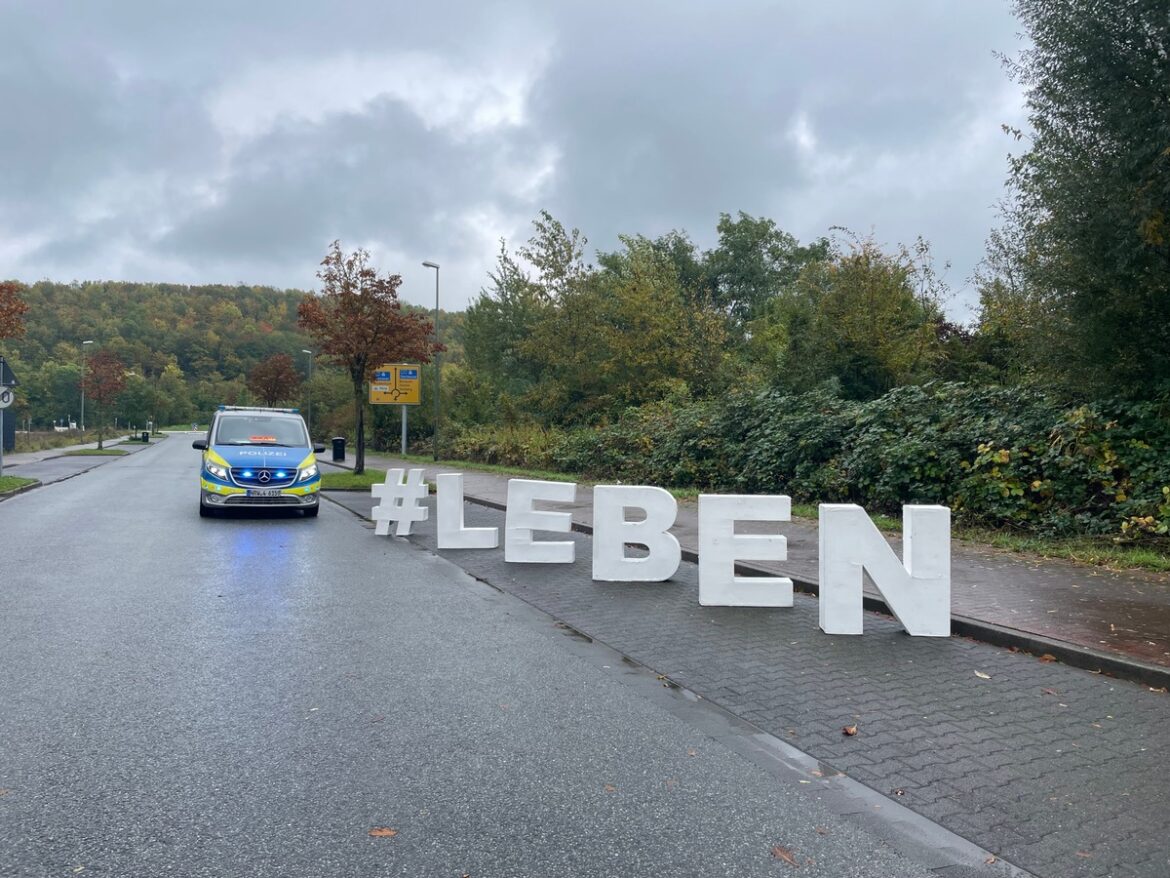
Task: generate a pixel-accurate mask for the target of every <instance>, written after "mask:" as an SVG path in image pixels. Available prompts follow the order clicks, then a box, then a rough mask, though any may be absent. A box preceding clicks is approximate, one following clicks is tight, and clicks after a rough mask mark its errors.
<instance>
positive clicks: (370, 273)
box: [298, 241, 443, 474]
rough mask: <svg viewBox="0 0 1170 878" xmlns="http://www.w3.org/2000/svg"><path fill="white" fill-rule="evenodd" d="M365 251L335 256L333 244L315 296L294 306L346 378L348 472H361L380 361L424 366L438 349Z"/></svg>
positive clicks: (430, 328)
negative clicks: (371, 384) (350, 442)
mask: <svg viewBox="0 0 1170 878" xmlns="http://www.w3.org/2000/svg"><path fill="white" fill-rule="evenodd" d="M368 262H369V253H367V252H366V251H365V250H361V249H359V250H355V251H354V252H353V253H350V254H349V255H345V254H343V253H342V252H341V243H340V242H339V241H334V242H333V244H332V245H331V246H330V250H329V253H328V255H326V257H325V258H324V259H323V260H322V261H321V269H320V270H319V271H318V272H317V277H318V278H320V280H321V283H322V291H321V294H320V295H308V296H306V297H305V298H304V299H303V300H302V301H301V304H300V306H299V307H298V314H299V324H300V326H301V327H302V328H303V329H304V330H305V331H306V332H308V333H309V335H311V336H312V337H313V338H314V339H315V340H316V342H317V345H318V347H319V349H320V352H321V355H322V356H323V357H324V358H325V359H327V360H328V361H331V362H333V363H335V364H336V365H338V366H340V367H341V368H343V369H344V370H345V372H346V373H347V374H348V375H349V379H350V382H351V385H352V390H353V408H354V434H355V442H354V444H355V452H354V472H355V473H358V474H360V473H362V472H363V471H364V469H365V444H366V436H365V410H366V383H367V382H368V381H369V380H370V378H372V377H373V370H374V368H375V367H376V366H378V365H380V364H382V363H393V362H419V363H426V362H430V360H431V356H432V354H434V353H435V352H436V351H440V350H443V346H442V345H440V344H438V343H437V342H434V341H432V340H431V338H432V335H433V333H434V325H433V324H432V323H431V321H430V320H428V319H426V318H425V317H423V316H422V315H421V314H419V313H415V312H413V311H408V310H404V309H403V307H402V304H401V303H400V302H399V301H398V287H399V286H400V285H401V284H402V278H401V277H400V276H399V275H396V274H388V275H385V276H380V275H379V274H378V273H377V272H376V271H375V270H374V269H373V268H371V267H370V266H369V264H368Z"/></svg>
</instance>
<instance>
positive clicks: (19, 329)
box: [0, 280, 28, 338]
mask: <svg viewBox="0 0 1170 878" xmlns="http://www.w3.org/2000/svg"><path fill="white" fill-rule="evenodd" d="M23 289H24V286H23V285H21V284H19V283H17V282H16V281H14V280H6V281H0V338H15V337H17V336H19V335H23V334H24V312H25V311H27V310H28V305H26V304H25V303H24V300H23V299H21V298H20V291H21V290H23Z"/></svg>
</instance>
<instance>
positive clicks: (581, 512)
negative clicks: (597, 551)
mask: <svg viewBox="0 0 1170 878" xmlns="http://www.w3.org/2000/svg"><path fill="white" fill-rule="evenodd" d="M322 458H324V455H322ZM323 462H325V463H330V462H329V461H323ZM344 463H345V464H346V465H348V466H349V467H352V459H350V460H347V461H345V462H344ZM366 463H367V468H375V469H378V470H383V471H384V470H385V469H387V468H389V467H392V466H401V467H407V468H409V467H418V466H419V464H417V463H410V462H406V461H402V460H400V459H397V458H394V457H392V456H389V455H382V454H367V455H366ZM422 469H423V471H424V474H425V476H426V478H427V479H429V480H431V481H433V480H434V477H435V475H436V474H437V473H441V472H457V471H460V470H459V469H458V467H457V466H452V465H446V466H439V467H437V468H436V467H434V466H430V465H426V466H423V467H422ZM463 474H464V476H463V481H464V495H465V497H466V499H467V500H469V501H472V502H477V503H483V504H486V505H489V506H494V507H496V508H498V509H503V508H504V506H505V501H506V499H507V486H508V479H509V476H506V475H500V474H496V473H489V472H483V471H477V470H471V469H469V470H464V471H463ZM558 508H565V509H568V510H569V511H571V512H572V515H573V522H574V525H575V526H578V527H579V528H580V529H582V530H583V532H585V533H591V532H592V524H593V509H592V491H590V490H589V489H588V488H587V486H586V485H585V484H584V483H582V484H580V485H579V486H578V489H577V502H576V503H575V504H573V505H572V506H571V507H567V506H566V507H558ZM672 533H674V534H675V536H676V537H678V540H679V542H680V543H681V544H682V547H683V551H684V557H686V558H687V559H688V560H694V559H695V558H696V557H697V549H698V527H697V504H696V503H695V502H694V501H689V500H684V501H680V502H679V511H678V519H677V521H676V524H675V527H674V528H672ZM783 533H784V534H785V535H786V536H787V537H788V558H789V560H788V561H786V562H783V563H752V564H745V565H744V566H746V567H750V568H755V569H760V570H765V571H768V572H780V573H782V574H783V575H785V576H790V577H792V579H793V580H794V582H795V583H796V584H797V588H798V589H800V590H803V591H806V592H810V593H814V594H815V593H816V590H817V582H818V578H817V527H816V522H811V521H807V520H803V519H802V520H799V521H792V522H788V523H785V524H784V525H783ZM891 544H893V545H894V546H895V547H896V550H897V551H898V553H899V554H900V553H901V541H900V540H898V539H896V538H895V539H891ZM867 592H868V593H869V594H870V595H871V597H870V599H869V600H868V601H867V604H868V605H869V606H870V608H872V609H879V610H880V609H882V608H883V607H884V603H883V602H882V601H881V600H880V597H879V596H878V593H877V592H876V590H874V589H873V588H872V587H871V586H869V585H867ZM951 606H952V615H953V619H954V622H953V630H954V633H956V634H958V635H966V636H971V637H975V638H976V639H979V640H982V641H984V642H990V643H995V644H998V645H1001V646H1008V647H1015V648H1018V649H1023V650H1026V651H1028V652H1033V653H1035V654H1037V655H1044V654H1050V655H1053V656H1055V657H1056V658H1057V659H1059V660H1060V661H1062V662H1064V663H1066V664H1073V665H1076V666H1077V667H1082V668H1086V669H1088V670H1100V671H1103V672H1105V673H1108V674H1113V675H1115V676H1121V677H1125V678H1127V679H1132V680H1137V681H1139V682H1145V683H1148V684H1150V685H1153V686H1157V687H1162V686H1166V685H1167V684H1168V683H1170V576H1167V575H1166V574H1159V573H1151V572H1146V571H1137V570H1131V571H1112V570H1105V569H1102V568H1098V567H1091V566H1088V565H1082V564H1075V563H1072V562H1067V561H1058V560H1050V559H1040V558H1037V557H1031V556H1021V555H1015V554H1011V553H1007V552H1003V551H998V550H994V549H990V548H988V547H986V546H979V545H976V544H971V543H962V542H955V543H954V544H953V545H952V560H951Z"/></svg>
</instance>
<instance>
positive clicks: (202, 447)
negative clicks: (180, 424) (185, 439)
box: [191, 439, 207, 451]
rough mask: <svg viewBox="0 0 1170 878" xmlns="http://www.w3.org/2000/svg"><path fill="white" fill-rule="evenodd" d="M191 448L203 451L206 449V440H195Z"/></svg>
mask: <svg viewBox="0 0 1170 878" xmlns="http://www.w3.org/2000/svg"><path fill="white" fill-rule="evenodd" d="M191 447H192V448H198V449H199V450H200V451H204V450H206V449H207V440H206V439H196V440H195V441H194V442H192V443H191Z"/></svg>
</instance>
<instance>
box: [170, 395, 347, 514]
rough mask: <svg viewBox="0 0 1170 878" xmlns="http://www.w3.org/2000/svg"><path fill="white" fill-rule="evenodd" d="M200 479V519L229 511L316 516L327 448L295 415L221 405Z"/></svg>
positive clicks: (202, 444) (203, 445)
mask: <svg viewBox="0 0 1170 878" xmlns="http://www.w3.org/2000/svg"><path fill="white" fill-rule="evenodd" d="M191 446H192V447H193V448H198V449H200V450H201V451H202V452H203V464H202V467H201V468H200V473H199V514H200V515H201V516H203V517H205V518H206V517H208V516H212V515H215V514H216V513H218V512H220V511H221V510H228V509H294V510H295V509H299V510H300V511H301V512H303V513H304V514H305V515H306V516H310V517H312V516H316V514H317V511H318V509H319V508H320V505H319V504H320V493H319V492H320V490H321V474H320V473H319V472H318V470H317V458H316V455H317V454H320V453H321V452H323V451H324V450H325V446H324V445H322V444H320V443H314V442H313V441H312V439H310V437H309V429H308V427H306V426H305V419H304V418H302V417H301V416H300V413H299V412H298V411H297V410H296V409H275V408H249V407H246V406H229V405H221V406H220V407H219V409H218V410H217V411H216V412H215V414H214V415H213V416H212V419H211V427H210V428H209V429H208V431H207V436H206V438H203V439H196V440H195V441H194V442H192V443H191Z"/></svg>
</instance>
